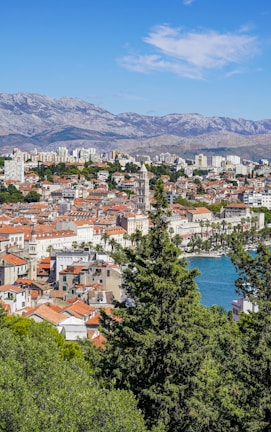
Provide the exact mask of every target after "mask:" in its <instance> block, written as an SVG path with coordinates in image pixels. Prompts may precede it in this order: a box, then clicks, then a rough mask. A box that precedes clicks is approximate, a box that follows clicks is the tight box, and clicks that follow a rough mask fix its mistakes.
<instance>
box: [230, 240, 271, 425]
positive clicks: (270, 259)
mask: <svg viewBox="0 0 271 432" xmlns="http://www.w3.org/2000/svg"><path fill="white" fill-rule="evenodd" d="M231 259H232V261H233V263H234V265H235V267H236V269H237V271H238V272H239V278H238V279H237V281H236V287H237V289H238V292H239V293H240V294H241V295H242V296H244V297H246V298H248V299H249V300H250V301H251V302H252V303H253V304H254V305H255V306H257V308H258V309H256V308H255V309H254V312H251V313H249V314H242V315H241V317H240V320H239V321H238V324H239V328H240V332H241V340H242V345H243V350H244V353H245V354H246V355H247V359H248V361H247V362H246V365H245V368H244V369H245V370H244V371H243V374H244V382H245V383H246V391H245V392H244V395H245V401H246V404H247V406H248V407H249V409H248V410H247V415H246V421H245V423H244V427H245V430H246V431H251V432H252V431H270V428H271V394H270V386H271V314H270V311H271V252H270V249H269V247H267V246H265V245H263V244H259V246H258V249H257V254H256V256H254V257H253V256H251V255H250V254H249V253H248V252H246V251H245V250H244V249H243V246H242V244H241V243H240V241H237V240H236V239H234V241H233V243H232V250H231Z"/></svg>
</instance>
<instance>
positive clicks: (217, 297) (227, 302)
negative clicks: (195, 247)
mask: <svg viewBox="0 0 271 432" xmlns="http://www.w3.org/2000/svg"><path fill="white" fill-rule="evenodd" d="M187 262H188V268H190V269H192V268H195V267H197V268H198V269H199V271H200V273H201V274H200V276H198V277H197V278H196V279H195V281H196V282H197V285H198V287H199V291H200V294H201V303H202V304H203V305H205V306H212V305H213V304H216V305H218V306H223V307H224V308H225V309H226V310H227V311H229V310H231V303H232V300H234V299H236V298H238V297H239V295H238V294H237V293H236V291H235V284H234V282H235V280H236V279H237V278H238V274H237V272H236V270H235V268H234V265H233V264H232V262H231V260H230V258H229V257H227V256H224V255H223V256H221V257H219V258H200V257H197V258H189V259H188V260H187Z"/></svg>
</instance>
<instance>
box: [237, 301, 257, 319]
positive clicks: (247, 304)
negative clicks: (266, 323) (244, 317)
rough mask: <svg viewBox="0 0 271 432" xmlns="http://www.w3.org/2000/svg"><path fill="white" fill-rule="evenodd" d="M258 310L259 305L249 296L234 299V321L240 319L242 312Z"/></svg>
mask: <svg viewBox="0 0 271 432" xmlns="http://www.w3.org/2000/svg"><path fill="white" fill-rule="evenodd" d="M241 312H243V313H249V312H258V306H257V305H256V304H255V303H252V302H251V301H250V300H249V299H248V298H245V297H240V298H238V299H236V300H233V301H232V314H233V319H234V321H238V320H239V319H240V313H241Z"/></svg>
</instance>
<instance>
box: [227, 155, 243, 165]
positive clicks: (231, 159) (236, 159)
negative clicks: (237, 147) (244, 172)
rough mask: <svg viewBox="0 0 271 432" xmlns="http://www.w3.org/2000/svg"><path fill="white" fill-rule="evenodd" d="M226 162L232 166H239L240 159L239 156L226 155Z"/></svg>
mask: <svg viewBox="0 0 271 432" xmlns="http://www.w3.org/2000/svg"><path fill="white" fill-rule="evenodd" d="M227 162H230V163H232V164H233V165H240V163H241V159H240V156H235V155H228V156H227Z"/></svg>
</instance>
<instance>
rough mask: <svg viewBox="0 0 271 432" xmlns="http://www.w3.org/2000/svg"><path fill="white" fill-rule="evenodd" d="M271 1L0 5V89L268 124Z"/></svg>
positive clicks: (115, 108)
mask: <svg viewBox="0 0 271 432" xmlns="http://www.w3.org/2000/svg"><path fill="white" fill-rule="evenodd" d="M270 23H271V1H270V0H234V1H233V0H36V1H33V0H9V1H5V0H4V1H2V2H1V3H0V56H1V57H0V58H1V64H0V92H2V93H16V92H31V93H40V94H44V95H47V96H50V97H61V96H72V97H78V98H81V99H84V100H86V101H88V102H90V103H95V104H97V105H100V106H101V107H103V108H104V109H106V110H108V111H110V112H112V113H114V114H118V113H121V112H127V111H129V112H137V113H140V114H146V115H166V114H170V113H192V112H194V113H199V114H202V115H205V116H215V115H218V116H227V117H233V118H238V117H242V118H246V119H252V120H260V119H265V118H271V103H270V101H271V83H270V80H271V25H270Z"/></svg>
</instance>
